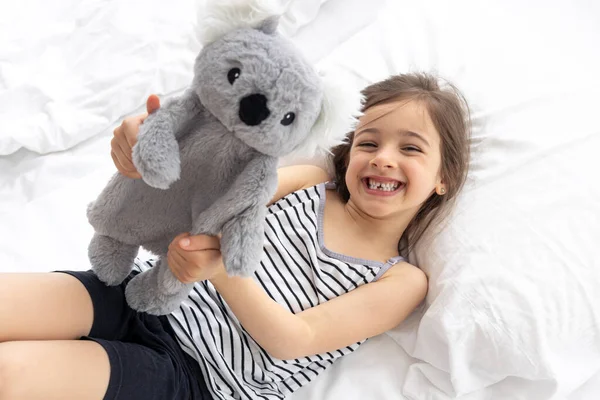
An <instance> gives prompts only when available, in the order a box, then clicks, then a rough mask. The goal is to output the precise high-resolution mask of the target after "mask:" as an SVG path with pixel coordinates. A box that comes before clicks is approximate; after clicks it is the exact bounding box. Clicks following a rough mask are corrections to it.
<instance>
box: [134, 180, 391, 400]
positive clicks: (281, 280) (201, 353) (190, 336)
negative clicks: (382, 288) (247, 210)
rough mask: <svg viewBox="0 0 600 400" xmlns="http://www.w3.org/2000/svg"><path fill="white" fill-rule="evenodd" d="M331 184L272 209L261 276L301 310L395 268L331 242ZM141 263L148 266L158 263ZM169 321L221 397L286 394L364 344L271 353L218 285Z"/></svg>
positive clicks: (204, 287) (270, 290) (199, 291)
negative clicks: (292, 354) (327, 224)
mask: <svg viewBox="0 0 600 400" xmlns="http://www.w3.org/2000/svg"><path fill="white" fill-rule="evenodd" d="M325 190H326V186H325V184H320V185H317V186H314V187H312V188H309V189H303V190H299V191H297V192H294V193H291V194H289V195H287V196H285V197H283V198H282V199H280V200H279V201H277V202H276V203H274V204H272V205H271V206H270V207H269V210H268V214H267V218H266V219H265V239H264V251H263V256H262V259H261V262H260V266H259V267H258V268H257V270H256V272H255V274H254V279H255V281H256V283H257V284H259V285H260V286H261V287H262V288H264V290H265V291H266V292H267V294H268V295H269V296H270V297H271V298H272V299H273V300H275V301H276V302H278V303H279V304H281V305H282V306H284V307H285V308H287V309H288V310H290V311H291V312H293V313H297V312H300V311H302V310H305V309H307V308H310V307H314V306H316V305H318V304H321V303H324V302H326V301H327V300H329V299H332V298H335V297H337V296H340V295H342V294H344V293H347V292H349V291H350V290H352V289H355V288H357V287H359V286H360V285H364V284H366V283H369V282H371V281H374V280H376V279H378V278H379V277H380V276H381V275H383V273H384V272H386V271H387V270H388V269H389V268H390V267H391V266H392V265H394V264H396V263H397V262H399V261H401V260H402V258H401V257H394V258H392V259H390V260H389V261H388V262H387V263H382V262H379V261H370V260H363V259H357V258H353V257H348V256H344V255H342V254H338V253H335V252H333V251H330V250H328V249H327V248H326V247H325V246H324V244H323V243H324V242H323V212H324V208H325ZM147 264H148V265H144V264H143V263H140V262H138V263H136V265H137V266H138V269H140V270H143V269H147V268H149V267H150V266H152V262H147ZM169 320H170V322H171V325H172V326H173V329H174V330H175V333H176V334H177V338H178V340H179V343H180V344H181V346H182V348H183V349H184V350H185V351H186V352H187V353H188V354H189V355H191V356H192V357H193V358H194V359H196V360H197V361H198V363H199V364H200V367H201V369H202V372H203V375H204V379H205V380H206V384H207V387H208V388H209V390H211V392H212V393H213V398H215V399H227V400H229V399H244V400H245V399H264V400H267V399H268V400H271V399H283V398H284V397H285V396H286V395H287V394H289V393H291V392H293V391H295V390H296V389H298V388H299V387H301V386H303V385H306V384H307V383H309V382H310V381H311V380H313V379H314V378H315V377H316V376H317V375H318V374H319V373H321V372H323V371H324V370H325V369H326V368H327V367H328V366H329V365H331V364H332V363H333V362H334V361H335V360H336V359H338V358H339V357H342V356H344V355H346V354H349V353H351V352H352V351H354V350H355V349H356V348H357V347H358V346H359V345H360V344H361V343H362V342H358V343H355V344H353V345H351V346H347V347H344V348H341V349H338V350H335V351H331V352H327V353H322V354H316V355H312V356H309V357H303V358H299V359H294V360H279V359H276V358H274V357H272V356H271V355H269V354H268V353H267V352H266V351H265V350H264V349H262V348H261V346H260V345H259V344H258V343H256V342H255V341H254V340H253V339H252V337H251V336H250V334H248V332H246V330H245V329H244V328H243V327H242V326H241V324H240V322H239V321H238V320H237V318H236V317H235V315H234V314H233V313H232V312H231V310H230V309H229V307H228V306H227V303H226V302H225V301H224V299H223V298H222V297H221V296H220V295H219V293H218V292H217V291H216V290H215V288H214V287H213V286H212V285H211V283H210V282H207V281H204V282H199V283H197V284H196V285H195V286H194V289H193V290H192V292H191V293H190V296H189V297H188V299H187V300H186V301H185V302H184V303H183V304H182V305H181V306H180V308H179V309H178V310H176V311H175V312H173V313H172V314H171V315H169Z"/></svg>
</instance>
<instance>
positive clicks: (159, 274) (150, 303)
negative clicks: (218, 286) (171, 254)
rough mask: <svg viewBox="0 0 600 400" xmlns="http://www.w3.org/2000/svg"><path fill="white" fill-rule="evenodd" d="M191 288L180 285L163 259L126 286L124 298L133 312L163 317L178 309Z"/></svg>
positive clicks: (187, 284) (188, 284)
mask: <svg viewBox="0 0 600 400" xmlns="http://www.w3.org/2000/svg"><path fill="white" fill-rule="evenodd" d="M193 286H194V284H193V283H181V282H180V281H179V280H178V279H177V278H176V277H175V275H173V273H172V272H171V270H170V269H169V265H168V264H167V259H166V257H163V258H161V259H160V262H159V263H158V264H157V265H156V266H155V267H154V268H150V269H149V270H147V271H144V272H142V273H141V274H139V275H137V276H136V277H134V278H133V279H132V280H131V281H130V282H129V283H128V284H127V287H126V288H125V297H126V299H127V303H129V306H130V307H131V308H133V309H134V310H137V311H140V312H146V313H148V314H153V315H165V314H169V313H171V312H173V311H174V310H175V309H176V308H177V307H179V305H180V304H181V302H182V301H183V300H185V299H186V298H187V296H188V294H189V293H190V291H191V290H192V287H193Z"/></svg>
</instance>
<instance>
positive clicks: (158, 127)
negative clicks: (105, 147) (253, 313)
mask: <svg viewBox="0 0 600 400" xmlns="http://www.w3.org/2000/svg"><path fill="white" fill-rule="evenodd" d="M273 9H274V8H273V7H272V5H265V1H264V0H261V1H254V2H253V1H244V2H215V4H214V5H213V8H212V9H209V10H208V11H207V13H206V14H204V16H205V18H204V19H203V22H202V21H201V28H202V29H203V32H202V34H201V42H202V43H203V45H204V46H203V48H202V50H201V52H200V54H199V55H198V57H197V58H196V62H195V65H194V77H193V81H192V84H191V86H190V87H189V88H188V89H187V91H185V92H184V94H183V95H182V96H181V97H179V98H174V99H171V101H169V102H167V103H166V104H165V105H164V106H163V107H161V108H160V109H159V110H158V111H157V112H155V113H153V114H151V115H150V116H148V118H147V119H146V120H145V122H144V123H143V124H142V125H141V128H140V133H139V137H138V142H137V144H136V145H135V146H134V148H133V163H134V165H135V167H136V168H137V170H138V171H139V173H140V175H141V176H142V179H130V178H127V177H124V176H122V175H119V174H116V175H115V176H113V177H112V179H111V181H110V182H109V183H108V185H107V186H106V188H105V189H104V190H103V191H102V193H101V194H100V195H99V197H98V198H97V199H96V201H95V202H93V203H92V204H90V206H89V207H88V212H87V215H88V219H89V221H90V223H91V225H92V226H93V227H94V229H95V235H94V237H93V239H92V241H91V243H90V245H89V258H90V261H91V264H92V269H93V270H94V272H95V273H96V274H97V276H98V277H99V278H100V279H101V280H102V281H103V282H105V283H106V284H108V285H117V284H119V283H121V282H122V281H123V280H124V279H125V278H126V277H127V276H128V274H129V273H130V271H131V268H132V265H133V260H134V258H135V257H136V255H137V252H138V250H139V247H140V246H143V247H144V248H146V249H148V250H149V251H151V252H153V253H154V254H156V255H157V256H159V257H160V261H159V262H158V264H157V265H156V266H155V267H154V268H151V269H149V270H147V271H144V272H143V273H140V274H138V275H137V276H135V277H134V278H133V279H132V280H131V281H130V282H129V283H128V285H127V288H126V293H125V294H126V298H127V301H128V303H129V304H130V306H131V307H132V308H134V309H136V310H138V311H143V312H148V313H150V314H157V315H162V314H167V313H169V312H171V311H173V310H174V309H175V308H176V307H178V306H179V304H180V303H181V302H182V301H183V300H184V299H185V298H186V297H187V296H188V294H189V291H190V290H191V287H192V284H184V283H181V282H180V281H178V280H177V279H176V278H175V276H174V275H173V274H172V273H171V271H170V269H169V266H168V264H167V258H166V254H167V250H168V246H169V244H170V242H171V241H172V240H173V239H174V237H175V236H177V235H178V234H180V233H182V232H191V234H194V235H196V234H208V235H216V234H218V233H221V235H222V237H221V252H222V255H223V260H224V264H225V267H226V270H227V272H228V273H229V274H232V275H242V276H248V275H250V274H252V273H253V271H254V269H255V267H256V266H257V265H258V263H259V262H260V258H261V255H262V246H263V223H264V217H265V215H266V205H267V203H268V201H269V200H270V199H271V198H272V196H273V195H274V193H275V191H276V186H277V171H276V169H277V165H278V158H279V157H282V156H285V155H289V154H290V153H295V154H301V155H310V154H311V153H313V154H314V153H315V151H319V150H327V149H329V148H330V147H331V146H332V145H335V144H338V143H340V141H341V140H342V139H343V137H344V136H345V134H346V133H347V132H348V131H349V130H351V129H352V126H351V125H352V123H353V121H354V117H355V116H356V115H357V113H358V110H359V109H360V105H361V98H360V95H359V92H358V91H355V90H353V89H350V88H347V87H344V85H334V84H332V83H331V82H330V81H328V80H327V79H326V78H325V77H323V76H321V75H319V74H318V73H317V72H316V71H315V70H314V69H313V68H312V67H311V65H309V64H308V63H307V62H306V61H305V60H304V59H303V58H302V57H301V56H300V54H299V53H298V51H297V50H296V49H295V48H294V47H293V45H291V44H290V43H289V42H288V41H287V40H285V39H284V38H283V37H281V36H280V35H279V34H278V33H277V32H276V27H277V24H278V18H277V17H273V15H274V14H273Z"/></svg>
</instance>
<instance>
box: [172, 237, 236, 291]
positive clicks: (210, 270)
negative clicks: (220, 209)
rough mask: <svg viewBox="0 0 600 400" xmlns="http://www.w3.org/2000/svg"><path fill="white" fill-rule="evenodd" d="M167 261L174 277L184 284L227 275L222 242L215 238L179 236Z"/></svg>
mask: <svg viewBox="0 0 600 400" xmlns="http://www.w3.org/2000/svg"><path fill="white" fill-rule="evenodd" d="M167 261H168V263H169V268H170V269H171V272H173V275H175V277H176V278H177V279H178V280H179V281H180V282H183V283H193V282H198V281H204V280H207V279H212V278H214V277H216V276H218V275H221V274H226V272H225V267H224V266H223V259H222V258H221V241H220V240H219V238H218V237H215V236H207V235H196V236H191V235H190V234H189V233H182V234H181V235H178V236H177V237H176V238H175V239H173V241H172V242H171V244H170V245H169V251H168V253H167Z"/></svg>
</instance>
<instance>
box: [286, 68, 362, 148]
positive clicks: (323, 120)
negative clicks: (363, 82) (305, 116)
mask: <svg viewBox="0 0 600 400" xmlns="http://www.w3.org/2000/svg"><path fill="white" fill-rule="evenodd" d="M319 75H320V76H321V82H322V85H323V101H322V105H321V112H320V114H319V117H318V118H317V121H316V122H315V124H314V125H313V127H312V129H311V131H310V133H309V135H308V137H307V138H306V140H305V141H304V142H303V143H302V144H300V146H298V147H297V148H296V149H294V151H293V152H292V154H291V155H290V157H291V158H296V157H314V156H322V155H327V154H330V153H331V149H332V148H333V147H335V146H338V145H340V144H342V143H343V142H344V140H345V139H346V135H347V134H348V133H349V132H351V131H353V130H354V129H355V127H356V123H357V122H358V118H360V116H361V115H362V114H361V108H362V104H363V96H362V94H361V92H360V89H358V88H356V87H355V85H353V84H352V83H351V82H350V80H348V79H343V77H341V76H340V75H339V74H334V73H332V72H328V73H322V72H321V73H319Z"/></svg>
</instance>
